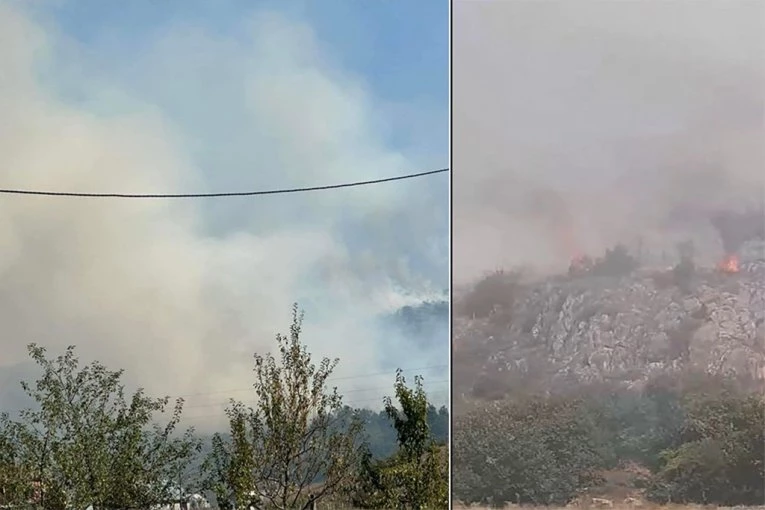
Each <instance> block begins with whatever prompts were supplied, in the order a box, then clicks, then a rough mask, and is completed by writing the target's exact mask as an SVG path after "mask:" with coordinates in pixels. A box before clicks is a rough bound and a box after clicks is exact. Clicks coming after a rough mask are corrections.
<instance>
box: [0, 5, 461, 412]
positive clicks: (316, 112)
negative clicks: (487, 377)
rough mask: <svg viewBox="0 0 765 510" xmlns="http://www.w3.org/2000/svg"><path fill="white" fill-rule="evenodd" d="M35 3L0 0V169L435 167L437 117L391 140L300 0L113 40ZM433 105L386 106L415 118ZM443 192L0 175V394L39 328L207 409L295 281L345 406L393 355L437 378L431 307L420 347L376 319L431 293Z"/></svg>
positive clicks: (439, 139) (230, 174)
mask: <svg viewBox="0 0 765 510" xmlns="http://www.w3.org/2000/svg"><path fill="white" fill-rule="evenodd" d="M32 5H35V6H37V5H38V4H37V3H32V2H30V3H28V4H26V3H23V2H12V1H3V0H0V69H2V72H0V112H2V113H1V117H0V182H1V183H2V184H1V185H0V186H1V187H5V188H21V189H44V190H52V191H82V192H104V191H107V192H124V193H189V192H199V191H209V192H217V191H229V190H243V189H248V190H249V189H272V188H279V187H293V186H301V185H316V184H330V183H336V182H343V181H353V180H367V179H374V178H377V177H384V176H391V175H399V174H403V173H409V172H413V171H418V170H421V169H423V167H427V168H426V169H432V168H437V167H443V166H446V164H445V160H446V155H445V151H444V153H439V152H438V151H436V150H433V149H432V143H431V142H433V141H434V140H435V143H436V145H438V146H441V144H445V141H446V135H447V133H446V125H445V124H444V125H443V128H442V129H441V130H440V131H439V128H438V127H437V126H436V127H434V128H432V132H431V136H432V137H433V138H432V139H430V140H425V143H424V145H425V146H426V147H424V148H416V145H417V144H415V143H413V144H412V146H413V147H415V148H412V149H411V150H408V152H407V151H401V150H398V149H393V148H391V147H390V145H389V144H387V142H386V139H387V132H388V130H390V129H393V127H395V123H394V122H393V120H391V119H390V118H389V117H387V116H386V115H388V114H387V110H386V105H385V104H383V103H382V102H379V101H376V100H375V98H374V97H373V96H372V94H370V93H369V91H368V90H367V88H366V86H365V85H364V82H363V81H362V80H361V79H359V78H358V77H355V76H353V75H351V74H350V73H348V72H345V71H344V70H343V69H342V67H341V66H339V65H337V64H336V63H334V62H333V59H332V55H328V54H327V52H326V50H325V49H324V48H323V46H322V44H321V42H320V41H318V40H317V38H316V37H315V34H314V33H313V31H312V29H311V26H310V25H309V24H307V23H306V22H305V21H303V20H301V19H296V18H293V17H289V16H286V15H283V14H279V13H276V12H270V11H263V12H260V11H254V12H252V13H251V14H250V15H248V16H247V17H246V19H244V20H243V21H242V24H241V33H238V34H237V35H236V36H233V35H232V36H223V35H220V34H217V33H214V32H212V31H207V30H205V29H204V28H201V27H198V26H194V25H190V24H185V23H179V24H178V25H177V26H172V27H167V28H166V29H165V30H163V31H162V32H161V33H155V34H151V37H147V38H146V39H145V40H144V41H143V42H142V43H141V44H142V45H143V47H142V51H140V52H136V54H140V55H141V57H140V58H137V59H122V60H120V59H117V60H114V59H113V58H109V55H108V54H107V53H99V52H98V50H97V49H93V48H92V47H91V48H85V47H83V46H82V45H81V44H80V43H79V42H77V41H75V40H73V39H71V38H68V37H67V36H65V35H64V34H63V33H62V32H60V31H58V30H57V28H56V26H55V24H53V23H52V22H51V19H50V18H49V17H47V16H46V15H45V14H44V11H38V10H34V9H32V8H31V7H29V6H32ZM28 7H29V8H28ZM444 51H446V50H444ZM440 109H445V105H435V106H433V107H432V108H431V107H429V106H423V107H422V108H419V109H418V108H417V106H416V105H415V104H408V103H403V102H402V104H399V105H397V110H396V111H397V114H398V115H401V113H402V112H403V111H407V112H408V116H409V117H408V118H410V119H415V118H417V119H418V122H419V124H418V123H417V122H412V124H413V125H416V126H421V125H422V123H423V122H425V120H423V119H427V120H428V121H429V120H432V119H437V118H439V111H440ZM413 129H415V128H413ZM434 133H435V134H434ZM429 144H430V145H429ZM446 196H447V179H446V177H445V175H443V174H442V175H438V176H435V177H428V178H425V179H422V180H411V181H404V182H401V183H393V184H386V185H380V186H372V187H365V188H357V189H348V190H339V191H332V192H324V193H322V192H319V193H313V194H298V195H288V196H273V197H263V198H260V197H257V198H245V199H231V200H222V201H221V200H210V201H185V200H178V201H167V200H166V201H152V200H99V199H65V198H61V199H59V198H44V197H43V198H41V197H23V196H21V197H20V196H5V195H4V196H2V198H1V199H0V246H2V250H0V300H1V301H2V306H0V321H2V324H3V335H2V339H0V369H2V370H4V371H5V373H0V404H3V403H5V404H6V405H10V404H9V403H10V401H11V400H12V398H15V397H13V395H14V392H15V388H16V387H17V386H18V384H17V380H18V377H17V376H18V375H19V373H20V372H23V373H28V372H25V370H27V368H24V367H26V365H25V363H26V360H27V356H26V345H27V344H28V343H29V342H37V343H39V344H42V345H44V346H46V347H48V348H49V350H50V353H51V354H52V355H56V354H58V353H60V352H61V351H62V350H63V348H64V347H65V346H66V345H68V344H76V345H77V347H78V353H79V355H80V357H81V359H82V361H83V362H89V361H91V360H93V359H98V360H100V361H102V362H104V363H105V364H106V365H107V366H109V367H113V368H120V367H122V368H125V369H126V371H127V373H126V377H127V379H128V381H129V382H130V383H131V384H140V385H143V386H145V387H146V388H147V390H149V391H150V392H152V393H154V394H162V395H164V394H170V395H192V396H191V397H190V398H189V399H188V403H189V407H190V408H192V409H195V410H194V411H191V410H190V411H189V412H188V414H190V415H191V416H192V417H193V416H198V417H200V420H201V418H204V417H205V416H207V415H211V414H215V413H217V414H220V410H221V409H222V405H221V403H222V402H224V401H225V400H227V399H228V397H236V398H245V400H246V398H247V396H246V393H241V392H238V393H232V392H230V391H228V390H230V389H237V390H239V389H242V388H247V387H248V386H249V385H250V383H251V379H252V378H251V372H250V371H251V369H252V353H253V352H255V351H258V352H265V351H267V350H270V349H271V348H272V346H273V343H274V336H275V334H276V333H277V332H287V331H288V327H289V320H290V315H289V314H290V306H291V304H292V302H294V301H298V302H299V303H300V304H301V305H302V306H303V307H304V308H305V309H306V323H305V327H304V332H305V333H304V341H306V342H307V343H308V345H309V348H310V349H311V351H312V352H313V353H314V356H315V357H320V356H328V357H331V358H334V357H340V358H341V364H340V367H339V369H338V371H337V373H336V375H337V376H338V377H340V378H345V379H342V380H338V382H337V384H338V386H340V390H341V391H350V392H352V393H350V394H349V395H347V397H346V400H347V401H349V402H350V403H351V404H352V405H353V404H354V402H358V404H357V405H360V406H373V407H374V406H377V405H379V401H380V398H381V396H382V395H383V394H388V393H390V392H391V391H392V383H393V376H394V372H393V370H395V367H397V366H400V367H402V368H418V367H430V366H435V365H441V368H438V369H435V368H434V369H433V370H426V369H424V368H423V369H422V370H418V372H419V373H422V374H424V375H425V376H426V382H427V380H428V379H431V380H435V379H445V377H446V376H445V375H444V374H445V370H446V368H445V365H444V364H445V363H446V359H447V358H446V356H447V352H446V349H447V336H446V333H445V332H446V327H447V326H446V320H445V319H444V321H443V322H444V328H443V329H438V328H436V329H435V330H430V333H429V334H430V335H432V337H433V338H432V339H430V340H429V341H427V342H423V343H422V346H421V347H420V348H417V347H412V346H410V345H409V344H410V342H409V340H410V339H408V338H406V337H405V336H404V335H402V334H399V333H398V332H397V330H395V329H394V328H390V327H387V326H386V327H383V326H381V324H384V323H385V321H382V320H380V319H381V318H382V317H385V316H387V315H390V314H393V313H395V312H396V310H398V309H399V308H401V307H403V306H406V305H418V304H419V303H422V302H423V301H428V300H431V301H434V300H435V301H437V300H439V299H444V292H445V290H444V289H446V287H447V285H448V282H447V280H446V278H447V276H446V275H447V274H448V273H447V271H448V266H447V249H448V244H447V237H446V229H447V221H448V217H447V214H448V209H447V204H446ZM403 353H406V355H403ZM19 367H22V368H19ZM385 371H387V372H386V373H385V374H384V375H382V374H381V375H380V376H379V377H378V376H374V374H378V373H380V372H385ZM6 374H7V378H6V379H5V380H4V377H5V375H6ZM362 374H363V375H365V377H360V375H362ZM369 374H371V375H369ZM434 374H435V375H434ZM408 375H410V376H411V375H413V373H412V372H408ZM12 387H13V388H12ZM382 387H387V388H388V389H387V390H386V389H382ZM369 388H372V389H374V390H375V391H372V392H369ZM438 389H443V388H438ZM353 392H356V393H353ZM365 392H366V393H365ZM436 397H437V395H436ZM445 398H446V397H445V395H441V401H444V400H445ZM4 399H5V400H4ZM435 400H437V401H438V398H435ZM206 406H207V407H206ZM206 423H207V422H205V421H204V420H201V421H199V422H194V423H193V424H194V425H197V426H199V427H204V426H205V424H206Z"/></svg>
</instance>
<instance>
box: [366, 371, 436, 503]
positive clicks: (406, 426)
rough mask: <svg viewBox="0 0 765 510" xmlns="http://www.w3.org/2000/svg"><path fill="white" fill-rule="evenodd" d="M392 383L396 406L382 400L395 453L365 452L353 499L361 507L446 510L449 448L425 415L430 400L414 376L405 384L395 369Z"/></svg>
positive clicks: (389, 401)
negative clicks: (382, 455) (385, 455)
mask: <svg viewBox="0 0 765 510" xmlns="http://www.w3.org/2000/svg"><path fill="white" fill-rule="evenodd" d="M394 387H395V394H396V400H397V401H398V404H399V407H400V408H399V407H397V406H396V405H394V403H393V400H392V399H391V398H390V397H386V398H385V400H384V402H385V413H386V414H387V416H388V417H389V419H390V420H391V422H392V423H393V427H394V428H395V430H396V436H397V442H398V446H399V448H398V451H397V452H396V453H394V454H393V455H391V456H390V457H388V458H386V459H383V460H377V461H375V460H373V459H372V457H371V455H370V454H369V453H367V455H366V456H365V457H364V458H363V459H362V463H361V469H360V471H359V475H358V480H357V482H358V485H357V486H356V487H354V490H353V496H352V497H353V500H354V503H355V504H356V505H357V506H360V507H362V508H399V509H413V510H422V509H431V508H448V502H449V493H448V489H449V467H448V450H447V448H446V446H445V444H439V443H437V442H436V441H435V440H434V439H433V435H432V433H431V429H430V425H429V416H430V415H431V413H433V412H434V407H433V406H432V405H430V404H429V403H428V398H427V394H426V392H425V389H424V387H423V381H422V378H421V377H419V376H418V377H415V384H414V388H409V387H408V386H407V385H406V379H405V378H404V376H403V373H402V372H401V371H400V370H399V371H398V372H397V373H396V382H395V386H394Z"/></svg>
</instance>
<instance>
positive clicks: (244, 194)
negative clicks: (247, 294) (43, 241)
mask: <svg viewBox="0 0 765 510" xmlns="http://www.w3.org/2000/svg"><path fill="white" fill-rule="evenodd" d="M448 171H449V169H448V168H441V169H439V170H430V171H428V172H419V173H416V174H407V175H398V176H396V177H385V178H382V179H373V180H371V181H355V182H346V183H342V184H328V185H325V186H311V187H307V188H285V189H272V190H260V191H229V192H223V193H187V194H167V193H163V194H133V193H78V192H69V191H37V190H22V189H0V194H5V195H37V196H47V197H78V198H155V199H156V198H220V197H251V196H259V195H283V194H286V193H301V192H306V191H323V190H330V189H340V188H353V187H357V186H369V185H371V184H381V183H385V182H392V181H401V180H404V179H414V178H417V177H425V176H427V175H433V174H438V173H442V172H448Z"/></svg>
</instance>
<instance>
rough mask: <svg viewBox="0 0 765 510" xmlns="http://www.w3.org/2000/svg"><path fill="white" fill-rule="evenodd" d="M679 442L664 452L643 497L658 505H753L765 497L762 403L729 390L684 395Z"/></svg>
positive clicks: (763, 417) (758, 399)
mask: <svg viewBox="0 0 765 510" xmlns="http://www.w3.org/2000/svg"><path fill="white" fill-rule="evenodd" d="M684 408H685V413H686V419H685V424H684V427H683V430H682V433H681V437H680V439H679V441H678V443H677V444H676V445H675V446H674V447H672V448H669V449H667V450H665V451H664V452H663V453H662V455H661V459H660V464H659V469H658V470H657V472H656V474H655V476H654V477H653V479H652V480H651V484H650V486H649V488H648V496H649V497H650V498H651V499H653V500H656V501H660V502H668V501H672V502H678V503H682V502H686V503H702V504H717V505H724V506H735V505H756V504H759V503H761V502H762V500H763V499H764V498H765V450H763V444H765V402H763V399H762V397H760V396H741V395H735V394H732V393H730V392H728V391H724V392H721V394H719V395H712V396H703V395H694V394H691V395H686V397H685V399H684Z"/></svg>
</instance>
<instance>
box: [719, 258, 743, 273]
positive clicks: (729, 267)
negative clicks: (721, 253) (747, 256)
mask: <svg viewBox="0 0 765 510" xmlns="http://www.w3.org/2000/svg"><path fill="white" fill-rule="evenodd" d="M717 269H719V270H720V271H722V272H723V273H738V272H739V260H738V257H737V256H736V255H727V256H726V257H725V258H724V259H722V261H720V263H719V264H718V265H717Z"/></svg>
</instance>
